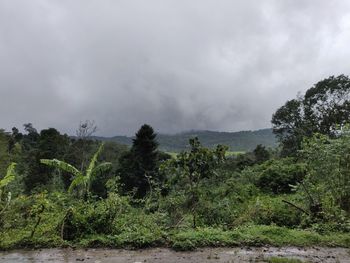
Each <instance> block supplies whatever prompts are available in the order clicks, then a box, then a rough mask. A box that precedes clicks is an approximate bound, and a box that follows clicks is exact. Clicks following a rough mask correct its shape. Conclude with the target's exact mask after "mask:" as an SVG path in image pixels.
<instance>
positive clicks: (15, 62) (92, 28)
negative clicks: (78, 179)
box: [0, 0, 350, 135]
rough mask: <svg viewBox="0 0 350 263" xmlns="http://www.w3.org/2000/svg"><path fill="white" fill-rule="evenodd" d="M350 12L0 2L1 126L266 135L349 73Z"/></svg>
mask: <svg viewBox="0 0 350 263" xmlns="http://www.w3.org/2000/svg"><path fill="white" fill-rule="evenodd" d="M349 43H350V2H349V1H347V0H344V1H341V0H338V1H336V0H334V1H329V0H309V1H301V0H285V1H280V0H275V1H270V0H269V1H267V0H266V1H246V0H244V1H243V0H242V1H232V0H219V1H218V0H212V1H209V0H191V1H188V0H186V1H185V0H173V1H168V0H150V1H141V0H139V1H136V0H135V1H130V0H125V1H120V0H119V1H117V0H114V1H112V0H109V1H108V0H105V1H97V0H96V1H88V0H84V1H83V0H80V1H78V0H75V1H68V0H66V1H64V0H57V1H54V0H49V1H48V0H33V1H24V0H23V1H17V0H11V1H10V0H9V1H6V0H2V1H0V122H1V127H4V128H7V129H9V128H10V127H12V126H14V125H16V126H21V125H22V124H23V123H25V122H33V123H34V125H35V126H36V127H38V128H45V127H48V126H50V127H52V126H53V127H57V128H59V129H60V130H61V131H64V132H69V133H74V129H75V127H76V126H77V124H78V123H79V121H80V120H85V119H93V120H95V121H96V123H97V124H98V126H99V133H100V134H102V135H115V134H131V133H133V132H135V130H136V129H137V128H138V127H139V126H140V125H141V124H143V123H145V122H146V123H150V124H151V125H153V126H154V127H155V128H156V129H157V130H158V131H161V132H177V131H182V130H188V129H210V130H229V131H232V130H241V129H257V128H263V127H269V126H270V123H269V121H270V118H271V114H272V113H273V112H274V110H275V109H276V108H277V107H279V106H280V105H282V104H283V103H284V102H285V101H286V100H287V99H290V98H293V97H295V95H296V93H297V92H298V91H305V90H306V89H307V88H309V87H310V86H311V85H312V84H314V83H315V82H317V81H318V80H320V79H322V78H325V77H328V76H329V75H337V74H340V73H345V74H349V72H350V63H349V62H348V61H349V58H350V49H349V48H348V44H349Z"/></svg>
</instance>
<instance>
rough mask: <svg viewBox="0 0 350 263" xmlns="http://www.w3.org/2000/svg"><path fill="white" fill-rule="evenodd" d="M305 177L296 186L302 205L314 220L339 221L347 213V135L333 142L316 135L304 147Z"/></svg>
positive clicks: (349, 172)
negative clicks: (315, 218)
mask: <svg viewBox="0 0 350 263" xmlns="http://www.w3.org/2000/svg"><path fill="white" fill-rule="evenodd" d="M301 154H302V156H303V158H304V160H305V163H306V165H307V176H306V178H305V180H304V181H303V182H302V183H300V184H299V186H298V190H299V191H300V193H302V194H303V196H304V200H305V204H306V205H307V207H308V209H309V211H310V213H311V214H312V216H314V217H318V218H323V219H325V220H331V221H333V220H336V221H338V220H341V218H342V217H344V216H345V214H344V213H346V214H347V215H349V213H350V166H349V165H350V136H349V134H348V132H347V130H344V131H343V134H342V135H341V136H340V137H339V138H336V139H331V138H329V137H327V136H324V135H320V134H318V135H315V136H314V137H312V138H311V139H309V140H306V141H305V142H304V144H303V150H302V153H301ZM342 211H343V213H342Z"/></svg>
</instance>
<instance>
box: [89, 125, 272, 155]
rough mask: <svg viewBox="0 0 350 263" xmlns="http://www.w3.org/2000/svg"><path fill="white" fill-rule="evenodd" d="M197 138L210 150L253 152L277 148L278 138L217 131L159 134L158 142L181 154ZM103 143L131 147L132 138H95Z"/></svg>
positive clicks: (268, 134)
mask: <svg viewBox="0 0 350 263" xmlns="http://www.w3.org/2000/svg"><path fill="white" fill-rule="evenodd" d="M195 136H197V137H198V138H199V140H200V141H201V143H202V144H203V145H204V146H206V147H209V148H212V147H215V146H216V145H218V144H224V145H227V146H229V147H230V149H229V150H230V151H235V152H236V151H251V150H253V149H254V148H255V147H256V146H257V145H258V144H262V145H265V146H267V147H275V146H276V137H275V135H274V134H273V133H272V129H261V130H256V131H240V132H216V131H189V132H182V133H178V134H173V135H170V134H158V135H157V140H158V142H159V148H160V149H161V150H163V151H167V152H180V151H183V150H186V149H188V147H189V145H188V140H189V139H190V138H193V137H195ZM94 139H97V140H101V141H114V142H118V143H121V144H126V145H131V144H132V139H133V138H132V137H127V136H114V137H94Z"/></svg>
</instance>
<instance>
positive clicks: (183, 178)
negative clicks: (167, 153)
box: [162, 138, 227, 227]
mask: <svg viewBox="0 0 350 263" xmlns="http://www.w3.org/2000/svg"><path fill="white" fill-rule="evenodd" d="M190 145H191V151H190V152H182V153H180V154H178V155H177V157H176V159H171V160H169V161H168V162H167V163H165V164H164V165H163V166H162V170H163V171H164V170H169V172H172V173H174V176H175V177H174V178H171V180H176V181H178V182H179V185H180V187H181V189H182V191H184V194H185V195H186V197H187V200H186V206H187V208H188V210H189V211H191V213H192V216H193V227H196V214H197V205H198V202H199V200H200V189H199V186H200V184H201V182H202V181H203V180H204V179H205V178H209V177H211V176H212V175H213V174H214V169H215V168H216V167H217V166H218V164H220V163H221V162H223V160H224V159H225V152H226V150H227V147H225V146H222V145H218V146H217V147H216V149H215V150H210V149H208V148H205V147H202V146H201V144H200V142H199V140H198V138H193V139H190ZM174 190H175V191H179V189H174Z"/></svg>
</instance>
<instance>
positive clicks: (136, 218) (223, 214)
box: [0, 124, 350, 250]
mask: <svg viewBox="0 0 350 263" xmlns="http://www.w3.org/2000/svg"><path fill="white" fill-rule="evenodd" d="M25 128H26V134H24V135H23V136H20V135H19V132H18V131H16V130H14V132H13V134H7V133H3V134H2V135H3V137H1V136H0V152H1V153H6V156H5V157H6V158H4V159H2V160H3V161H4V163H1V165H2V166H4V167H5V164H6V167H7V165H8V164H10V163H11V162H12V161H16V162H17V161H18V165H17V167H16V171H18V175H16V176H15V177H13V172H14V165H11V166H10V167H9V169H8V175H6V176H5V177H4V179H2V180H0V191H3V193H4V192H6V193H8V192H13V191H14V192H13V193H15V194H14V195H13V196H12V200H11V205H10V206H8V205H6V204H8V203H9V201H8V200H10V198H9V197H11V196H9V195H7V199H6V195H5V194H3V196H2V198H3V197H5V199H4V198H3V199H1V200H3V201H4V202H0V206H1V209H2V208H3V207H4V205H6V209H2V211H3V212H1V220H0V223H1V224H0V226H1V227H0V234H1V239H0V249H8V248H21V247H31V248H36V247H57V246H78V247H79V246H80V247H106V246H108V247H119V248H125V247H130V248H140V247H149V246H169V247H173V248H175V249H180V250H191V249H195V248H197V247H205V246H234V245H240V246H241V245H255V246H259V245H273V246H289V245H295V246H311V245H318V246H344V247H350V238H349V231H350V221H349V217H350V215H349V206H348V205H349V203H350V202H349V189H350V186H349V180H348V179H349V173H350V167H349V163H350V159H349V156H350V154H349V153H350V138H349V134H348V131H347V130H342V131H341V132H339V133H338V134H337V136H335V137H325V136H320V135H317V136H315V137H312V139H309V140H306V141H305V142H304V143H303V145H302V147H303V148H302V151H300V154H299V155H298V156H297V157H298V158H297V157H294V158H291V157H289V158H280V157H279V156H278V155H277V154H274V153H273V152H272V151H271V150H267V149H265V147H264V146H258V147H256V149H255V150H254V151H253V152H250V153H243V154H239V155H235V156H227V155H226V150H227V148H226V147H224V146H220V145H216V148H214V149H209V148H206V147H203V146H202V144H201V143H200V142H199V139H198V138H193V139H191V140H190V141H189V144H190V148H189V150H188V151H187V152H182V153H179V154H176V155H174V156H172V157H171V156H169V155H168V154H164V153H162V152H159V151H158V150H157V143H156V141H155V133H154V132H153V129H152V128H151V127H150V126H143V127H142V128H141V129H140V131H139V132H138V133H137V136H136V138H135V141H134V146H133V147H132V148H131V149H130V150H129V151H127V149H126V148H125V147H122V146H120V145H117V144H115V143H106V145H105V147H104V148H102V147H103V146H102V145H99V144H98V142H94V141H91V140H88V139H87V138H84V140H83V141H84V142H82V139H78V140H76V139H72V140H71V139H69V140H68V144H65V143H66V142H67V141H66V137H65V136H64V135H60V134H59V133H58V132H57V131H55V130H54V129H47V130H44V131H41V132H40V133H38V132H37V131H36V130H35V129H34V128H33V126H32V125H29V124H28V125H26V127H25ZM0 135H1V133H0ZM1 138H4V140H3V141H2V142H3V144H1ZM55 144H62V147H59V146H58V145H55ZM67 145H68V146H67ZM17 146H19V147H17ZM51 146H52V147H51ZM1 147H2V148H3V149H2V148H1ZM6 147H7V148H6ZM39 149H41V150H42V153H39ZM54 154H58V157H60V156H61V159H59V158H58V157H57V159H54V158H56V156H55V155H54ZM80 154H82V155H83V156H82V157H81V156H80ZM42 155H43V156H52V158H51V157H50V158H49V159H48V158H42V159H41V164H40V163H39V160H38V159H37V158H38V157H39V156H42ZM53 155H54V156H53ZM88 160H90V161H88ZM32 162H33V163H32ZM42 164H44V165H42ZM39 166H42V167H41V168H39ZM78 167H79V168H78ZM82 167H83V168H84V169H81V168H82ZM52 168H54V169H52ZM34 171H39V174H41V173H42V175H44V176H45V180H43V181H40V180H41V179H40V180H37V179H36V177H35V176H34V177H32V173H33V172H34ZM22 172H23V174H24V178H23V177H22V176H21V174H22ZM3 174H4V173H3ZM118 175H120V177H123V178H120V177H119V176H118ZM46 179H50V180H49V181H48V182H46ZM53 179H54V180H53ZM60 179H61V180H64V183H65V185H66V188H69V191H68V192H66V191H64V189H66V188H64V187H63V184H62V182H61V181H60ZM127 180H130V182H131V183H130V185H129V186H128V187H130V188H126V184H125V183H126V182H127ZM10 181H11V183H9V182H10ZM23 181H26V182H27V183H28V182H31V183H30V184H28V185H27V187H29V189H31V192H29V191H27V192H21V191H19V190H18V188H20V186H21V183H23ZM36 184H37V185H36ZM5 185H6V190H5V191H4V186H5ZM69 185H70V187H68V186H69ZM33 187H35V189H34V188H33ZM133 188H136V189H135V190H134V191H133ZM138 189H139V190H138ZM138 191H139V192H138ZM72 192H74V194H77V195H78V196H80V197H83V198H74V195H72V194H71V193H72Z"/></svg>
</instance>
